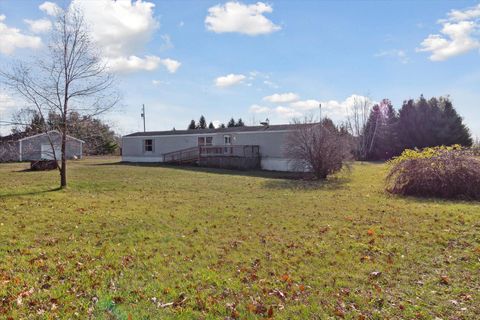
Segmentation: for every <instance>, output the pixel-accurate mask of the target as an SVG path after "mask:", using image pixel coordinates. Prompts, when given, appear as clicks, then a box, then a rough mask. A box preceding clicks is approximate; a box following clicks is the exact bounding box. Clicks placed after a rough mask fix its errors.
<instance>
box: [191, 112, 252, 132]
mask: <svg viewBox="0 0 480 320" xmlns="http://www.w3.org/2000/svg"><path fill="white" fill-rule="evenodd" d="M244 126H245V123H244V122H243V120H242V118H240V119H238V121H235V119H233V118H231V119H230V121H228V123H227V125H226V126H225V124H224V123H221V124H220V125H218V127H217V128H226V127H228V128H231V127H244ZM206 128H208V129H215V125H214V124H213V122H210V123H209V124H208V126H207V120H205V117H204V116H203V115H202V116H201V117H200V119H199V120H198V123H197V122H195V120H193V119H192V121H190V124H189V125H188V128H187V129H188V130H195V129H206Z"/></svg>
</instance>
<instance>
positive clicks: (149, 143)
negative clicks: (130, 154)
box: [143, 139, 153, 152]
mask: <svg viewBox="0 0 480 320" xmlns="http://www.w3.org/2000/svg"><path fill="white" fill-rule="evenodd" d="M143 150H144V151H145V152H152V151H153V140H152V139H146V140H143Z"/></svg>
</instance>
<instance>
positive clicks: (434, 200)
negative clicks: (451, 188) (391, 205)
mask: <svg viewBox="0 0 480 320" xmlns="http://www.w3.org/2000/svg"><path fill="white" fill-rule="evenodd" d="M385 194H386V195H387V197H389V198H391V199H396V200H404V201H409V202H415V203H418V204H449V203H450V204H467V205H469V204H470V205H480V200H475V199H470V198H466V197H461V196H459V197H454V198H442V197H434V196H420V195H417V196H416V195H402V194H394V193H390V192H388V191H385Z"/></svg>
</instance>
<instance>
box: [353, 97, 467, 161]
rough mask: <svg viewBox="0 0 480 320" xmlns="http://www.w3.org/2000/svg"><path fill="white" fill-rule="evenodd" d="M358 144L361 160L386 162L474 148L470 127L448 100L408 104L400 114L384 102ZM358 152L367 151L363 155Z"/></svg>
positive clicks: (373, 111) (372, 113) (374, 110)
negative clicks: (407, 154)
mask: <svg viewBox="0 0 480 320" xmlns="http://www.w3.org/2000/svg"><path fill="white" fill-rule="evenodd" d="M354 138H355V139H358V140H357V146H358V145H363V147H360V148H359V147H357V148H356V152H357V158H359V159H361V160H385V159H390V158H392V157H394V156H397V155H399V154H400V153H401V152H402V151H403V150H405V149H414V148H418V149H421V148H425V147H432V146H442V145H444V146H450V145H454V144H459V145H462V146H465V147H470V146H472V144H473V140H472V137H471V135H470V131H469V129H468V127H467V126H466V125H465V124H464V123H463V119H462V117H460V115H459V114H458V113H457V111H456V110H455V108H454V107H453V104H452V102H451V101H450V99H449V98H448V97H440V98H431V99H429V100H427V99H425V98H424V97H423V95H422V96H420V98H419V99H418V100H413V99H410V100H406V101H404V102H403V105H402V107H401V108H400V110H399V111H398V112H397V111H396V110H395V108H394V107H393V106H392V103H391V102H390V101H389V100H387V99H384V100H383V101H382V102H381V103H379V104H376V105H374V106H373V107H372V108H371V110H370V113H369V116H368V120H367V121H366V123H365V126H364V128H363V133H362V135H361V136H360V137H354ZM358 150H363V152H360V153H363V154H359V151H358Z"/></svg>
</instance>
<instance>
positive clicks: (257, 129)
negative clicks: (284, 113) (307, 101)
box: [125, 124, 298, 137]
mask: <svg viewBox="0 0 480 320" xmlns="http://www.w3.org/2000/svg"><path fill="white" fill-rule="evenodd" d="M295 127H298V124H274V125H268V126H244V127H230V128H218V129H191V130H168V131H147V132H143V131H140V132H135V133H131V134H128V135H126V136H125V137H151V136H173V135H184V134H205V133H206V134H208V133H229V132H232V133H233V132H268V131H286V130H293V129H294V128H295Z"/></svg>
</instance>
